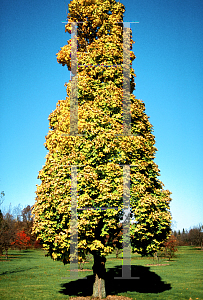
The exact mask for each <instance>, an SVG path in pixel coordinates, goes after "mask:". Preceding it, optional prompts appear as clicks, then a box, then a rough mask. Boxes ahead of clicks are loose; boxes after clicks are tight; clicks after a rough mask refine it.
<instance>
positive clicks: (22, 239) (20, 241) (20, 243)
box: [11, 230, 31, 251]
mask: <svg viewBox="0 0 203 300" xmlns="http://www.w3.org/2000/svg"><path fill="white" fill-rule="evenodd" d="M11 245H13V246H14V247H17V248H18V249H19V250H20V251H21V250H22V249H28V248H30V247H31V243H30V237H29V236H28V235H27V234H26V233H25V231H24V230H22V231H20V232H17V233H16V235H15V240H14V241H13V242H12V243H11Z"/></svg>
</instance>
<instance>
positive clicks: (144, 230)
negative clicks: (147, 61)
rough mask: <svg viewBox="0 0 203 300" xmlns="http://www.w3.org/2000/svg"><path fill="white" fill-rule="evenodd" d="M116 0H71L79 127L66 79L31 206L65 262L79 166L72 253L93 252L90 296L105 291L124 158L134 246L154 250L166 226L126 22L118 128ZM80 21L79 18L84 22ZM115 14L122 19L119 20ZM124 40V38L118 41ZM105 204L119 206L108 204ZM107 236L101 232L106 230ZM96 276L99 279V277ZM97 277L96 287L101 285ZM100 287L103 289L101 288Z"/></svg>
mask: <svg viewBox="0 0 203 300" xmlns="http://www.w3.org/2000/svg"><path fill="white" fill-rule="evenodd" d="M124 11H125V7H124V5H123V4H121V3H120V2H117V1H116V0H106V1H103V0H73V1H71V2H70V4H69V14H68V21H69V23H68V24H67V25H66V26H65V28H66V31H67V32H69V33H71V23H70V22H81V23H78V26H77V35H78V40H77V63H78V68H77V88H78V135H73V134H71V124H70V122H71V121H70V119H71V118H70V107H71V93H72V92H71V83H72V85H73V84H74V78H75V77H73V78H72V80H70V81H69V82H68V83H67V84H66V89H67V97H66V99H65V100H60V101H58V103H57V106H56V109H55V110H54V111H53V112H52V113H51V114H50V116H49V124H50V130H49V132H48V135H47V136H46V143H45V147H46V148H47V150H48V154H47V156H46V163H45V166H44V167H43V168H42V170H41V171H40V172H39V178H40V179H41V184H40V185H39V186H37V192H36V194H37V197H36V202H35V204H34V206H33V214H34V216H35V217H34V226H33V231H34V232H35V233H36V234H37V237H38V238H39V239H40V240H42V241H43V244H44V248H45V249H46V250H47V251H48V255H50V256H51V258H53V259H54V260H61V261H63V262H64V264H66V263H69V262H70V239H71V232H70V231H71V230H70V223H71V166H73V165H74V166H77V191H78V194H77V208H84V207H94V208H96V207H97V208H98V207H105V208H109V209H105V210H101V211H97V210H94V209H90V210H78V216H77V221H78V257H79V260H80V259H82V258H84V257H85V256H86V254H87V253H88V252H90V253H92V254H93V255H94V266H93V272H94V274H95V275H96V276H95V278H96V281H95V284H94V292H93V294H94V296H100V297H105V295H106V294H105V287H104V282H105V261H106V259H105V257H106V256H107V255H108V254H109V253H112V252H113V251H114V246H115V243H113V240H114V238H115V235H116V232H117V224H118V223H119V222H120V220H121V217H122V214H123V210H122V208H123V166H121V165H133V166H132V167H130V206H131V209H132V212H133V214H134V218H135V223H133V224H131V225H130V240H131V246H132V251H133V252H138V253H141V254H142V255H146V254H153V253H154V252H156V251H157V250H158V249H159V247H161V246H162V245H163V243H164V241H165V240H166V239H167V237H168V235H169V233H170V222H171V215H170V211H169V204H170V201H171V199H170V192H169V191H168V190H164V189H163V183H162V182H161V181H160V180H159V179H158V177H159V169H158V166H157V165H156V164H155V162H154V158H155V152H156V150H157V149H156V148H155V146H154V145H155V138H154V135H153V134H152V132H153V128H152V125H151V124H150V122H149V117H148V116H147V115H146V113H145V105H144V103H143V102H142V101H141V100H138V99H136V97H135V96H134V95H133V91H134V89H135V83H134V77H135V74H134V70H133V68H132V61H133V60H134V59H135V55H134V53H133V51H132V44H133V43H134V42H133V40H132V32H131V30H130V50H131V51H130V101H131V109H130V111H131V134H132V135H125V134H124V133H123V115H122V114H123V104H122V101H123V66H122V64H123V31H124V29H123V24H122V23H121V22H123V13H124ZM82 22H83V23H82ZM119 22H120V23H119ZM124 42H125V41H124ZM57 61H58V62H59V63H60V64H62V65H63V66H67V67H68V70H69V71H70V70H71V63H72V64H73V63H74V61H71V39H70V40H69V41H68V43H67V45H65V46H64V47H62V48H61V50H60V51H59V52H58V53H57ZM110 207H117V208H118V210H116V209H110ZM107 235H108V236H109V238H108V239H106V238H105V237H106V236H107ZM99 282H100V283H99ZM99 285H100V287H99ZM99 289H101V290H102V293H99V292H98V291H99Z"/></svg>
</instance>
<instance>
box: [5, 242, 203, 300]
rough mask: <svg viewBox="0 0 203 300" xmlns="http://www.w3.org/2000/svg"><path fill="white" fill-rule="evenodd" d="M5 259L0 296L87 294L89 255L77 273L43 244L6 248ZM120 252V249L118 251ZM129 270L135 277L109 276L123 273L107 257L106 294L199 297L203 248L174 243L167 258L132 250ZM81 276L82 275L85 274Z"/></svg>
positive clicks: (179, 299)
mask: <svg viewBox="0 0 203 300" xmlns="http://www.w3.org/2000/svg"><path fill="white" fill-rule="evenodd" d="M8 254H9V256H8V260H6V259H5V257H4V256H1V257H0V299H2V300H3V299H5V300H12V299H29V300H30V299H38V300H39V299H49V300H50V299H70V297H76V296H77V297H78V296H90V295H92V286H93V281H94V277H93V275H92V265H93V260H92V259H90V261H89V262H87V263H85V264H84V269H85V270H89V271H84V270H83V271H79V272H78V274H79V275H78V276H79V279H72V278H71V279H70V278H69V277H68V276H69V275H70V272H69V271H68V270H69V269H70V266H69V265H65V266H64V265H63V263H61V262H56V261H53V260H52V259H51V258H50V257H45V252H44V251H43V250H24V251H21V252H20V251H17V250H10V251H9V252H8ZM120 256H121V255H120ZM131 264H132V267H131V272H132V276H134V277H140V279H123V280H121V279H114V277H120V276H121V275H122V259H116V258H115V254H111V255H110V256H109V257H107V262H106V269H107V279H106V291H107V295H120V296H121V295H122V296H126V297H129V298H131V299H137V300H139V299H143V300H145V299H152V300H153V299H166V300H170V299H171V300H175V299H177V300H182V299H188V300H189V299H190V300H191V299H192V300H195V299H201V300H203V251H201V250H200V249H198V248H195V247H187V246H182V247H179V248H178V252H177V254H176V257H175V258H173V259H172V260H171V261H167V260H166V259H161V260H159V262H158V261H155V260H153V258H147V257H146V258H142V257H141V256H140V255H137V254H132V256H131ZM85 276H86V277H87V278H86V279H83V278H84V277H85Z"/></svg>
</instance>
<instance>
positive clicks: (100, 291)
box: [92, 254, 106, 299]
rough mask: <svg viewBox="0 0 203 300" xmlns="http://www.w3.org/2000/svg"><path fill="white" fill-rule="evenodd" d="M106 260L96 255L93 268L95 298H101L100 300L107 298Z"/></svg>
mask: <svg viewBox="0 0 203 300" xmlns="http://www.w3.org/2000/svg"><path fill="white" fill-rule="evenodd" d="M105 262H106V258H105V257H101V256H100V255H99V254H94V265H93V267H92V269H93V273H94V275H95V282H94V285H93V295H92V296H93V297H99V299H103V298H106V290H105V277H106V269H105Z"/></svg>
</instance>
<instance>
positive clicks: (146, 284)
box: [59, 265, 171, 296]
mask: <svg viewBox="0 0 203 300" xmlns="http://www.w3.org/2000/svg"><path fill="white" fill-rule="evenodd" d="M131 276H132V277H139V279H114V277H122V266H115V267H114V268H110V269H108V270H107V273H106V294H107V295H115V294H118V293H125V292H138V293H162V292H164V291H166V290H170V289H171V285H170V284H167V283H164V282H163V281H162V280H161V277H160V276H158V275H157V274H156V273H155V272H152V271H150V268H149V267H143V266H135V265H133V266H131ZM93 283H94V275H89V276H87V279H78V280H75V281H71V282H68V283H65V284H62V290H61V291H59V292H60V293H62V294H64V295H69V296H90V295H92V292H93Z"/></svg>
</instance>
